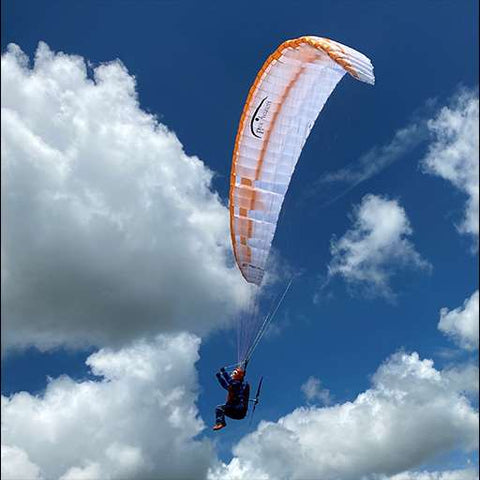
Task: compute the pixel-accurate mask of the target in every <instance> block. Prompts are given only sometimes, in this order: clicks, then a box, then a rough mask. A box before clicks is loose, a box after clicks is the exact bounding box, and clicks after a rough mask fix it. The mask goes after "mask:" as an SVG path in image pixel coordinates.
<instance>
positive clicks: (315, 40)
mask: <svg viewBox="0 0 480 480" xmlns="http://www.w3.org/2000/svg"><path fill="white" fill-rule="evenodd" d="M346 72H348V73H349V74H350V75H352V76H353V77H355V78H356V79H358V80H361V81H363V82H366V83H370V84H373V83H374V76H373V67H372V64H371V62H370V60H369V59H368V58H367V57H366V56H365V55H363V54H361V53H359V52H357V51H356V50H353V49H352V48H349V47H347V46H345V45H342V44H340V43H338V42H335V41H333V40H329V39H326V38H320V37H312V36H306V37H300V38H297V39H294V40H288V41H286V42H284V43H283V44H282V45H280V46H279V47H278V48H277V50H276V51H275V52H274V53H273V54H272V55H270V57H269V58H268V59H267V61H266V62H265V64H264V65H263V67H262V68H261V69H260V71H259V72H258V74H257V77H256V79H255V82H254V84H253V86H252V87H251V89H250V92H249V94H248V97H247V101H246V103H245V106H244V109H243V113H242V116H241V119H240V124H239V127H238V132H237V136H236V140H235V147H234V152H233V160H232V170H231V177H230V232H231V237H232V245H233V251H234V254H235V259H236V261H237V264H238V266H239V268H240V271H241V272H242V275H243V276H244V278H245V279H246V281H247V282H249V283H252V284H255V285H260V284H261V282H262V278H263V275H264V271H265V264H266V262H267V258H268V254H269V251H270V247H271V244H272V240H273V237H274V234H275V229H276V224H277V221H278V216H279V214H280V210H281V207H282V203H283V200H284V197H285V194H286V192H287V189H288V185H289V183H290V179H291V177H292V174H293V171H294V169H295V165H296V164H297V160H298V158H299V156H300V153H301V151H302V148H303V145H304V144H305V141H306V139H307V137H308V135H309V133H310V130H311V128H312V126H313V124H314V122H315V120H316V118H317V116H318V115H319V113H320V112H321V110H322V108H323V106H324V104H325V102H326V101H327V99H328V97H329V96H330V94H331V93H332V92H333V90H334V88H335V86H336V85H337V83H338V82H339V81H340V79H341V78H342V77H343V75H344V74H345V73H346Z"/></svg>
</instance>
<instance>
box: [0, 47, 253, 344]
mask: <svg viewBox="0 0 480 480" xmlns="http://www.w3.org/2000/svg"><path fill="white" fill-rule="evenodd" d="M90 74H91V75H90ZM90 77H92V78H90ZM1 81H2V137H1V146H2V307H3V311H2V317H3V318H2V320H3V322H2V326H3V328H4V333H5V335H3V340H4V342H6V343H7V344H8V345H20V346H24V345H28V344H32V343H33V344H35V345H37V346H38V347H39V348H50V347H53V346H55V345H58V344H68V345H73V346H77V345H79V344H91V343H93V344H97V345H107V344H110V345H115V344H117V345H120V344H121V343H122V342H128V341H130V340H131V339H132V338H135V337H137V336H141V335H148V336H152V335H155V334H156V333H159V332H162V331H163V332H165V331H175V330H176V331H181V330H184V329H187V330H190V331H193V332H196V333H200V334H202V333H205V332H206V331H207V330H209V329H210V328H212V327H216V326H219V325H222V324H226V323H227V322H228V319H229V316H231V315H232V314H233V313H234V312H236V311H238V309H239V307H240V305H241V304H242V303H243V302H244V301H245V298H246V295H247V291H246V287H245V282H243V280H242V278H241V276H240V275H239V273H238V271H237V269H236V268H235V267H234V266H233V261H232V257H231V247H230V238H229V233H228V232H229V225H228V210H227V208H226V207H225V206H224V205H222V203H221V200H220V199H219V197H218V195H217V194H216V193H214V192H212V191H211V190H210V188H211V186H210V185H211V179H212V172H210V171H209V170H208V168H207V167H206V166H205V165H204V164H203V163H202V162H201V161H200V160H199V159H198V158H196V157H189V156H187V155H186V154H185V153H184V151H183V148H182V145H181V143H180V142H179V140H178V139H177V137H176V136H175V134H174V133H172V132H171V131H169V130H168V129H167V128H166V127H165V126H163V125H160V124H159V123H158V122H157V121H156V119H155V118H154V117H153V116H151V115H149V114H146V113H145V112H143V111H142V110H141V108H140V107H139V105H138V99H137V94H136V85H135V79H134V78H133V77H132V76H130V75H129V74H128V72H127V71H126V69H125V67H124V66H123V65H122V64H121V63H120V62H119V61H116V62H112V63H108V64H102V65H100V66H98V67H96V68H95V69H94V70H93V71H91V72H89V71H88V69H87V67H86V64H85V62H84V60H83V59H82V58H81V57H77V56H72V55H66V54H63V53H57V54H55V53H54V52H52V51H51V50H50V49H49V48H48V47H47V45H45V44H44V43H40V44H39V47H38V50H37V52H36V55H35V61H34V64H33V66H32V67H31V68H30V66H29V59H28V58H27V57H26V56H25V55H24V54H23V52H22V51H21V50H20V49H19V47H17V46H15V45H10V46H9V47H8V48H7V51H6V52H5V53H4V54H3V55H2V79H1ZM219 312H221V314H219Z"/></svg>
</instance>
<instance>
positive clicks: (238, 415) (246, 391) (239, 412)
mask: <svg viewBox="0 0 480 480" xmlns="http://www.w3.org/2000/svg"><path fill="white" fill-rule="evenodd" d="M247 363H248V362H243V363H242V364H241V367H242V369H243V371H244V372H245V374H246V370H247ZM216 377H217V379H218V381H219V383H220V385H221V386H222V387H223V388H225V390H227V391H228V396H227V401H226V403H225V405H221V406H218V407H217V413H220V416H221V413H223V414H224V415H226V416H227V417H229V418H232V419H234V420H242V419H244V418H245V417H246V415H247V412H248V405H249V403H250V402H252V403H253V410H252V414H251V417H250V424H251V422H252V419H253V414H254V412H255V408H256V406H257V405H258V403H259V397H260V390H261V387H262V382H263V377H261V378H260V382H259V384H258V387H257V392H256V394H255V398H254V399H250V384H249V383H248V382H246V383H245V385H243V380H241V381H240V380H233V379H232V378H231V377H230V375H229V373H228V372H227V371H226V370H225V368H223V367H222V368H221V369H220V372H218V373H217V374H216ZM218 410H220V412H218Z"/></svg>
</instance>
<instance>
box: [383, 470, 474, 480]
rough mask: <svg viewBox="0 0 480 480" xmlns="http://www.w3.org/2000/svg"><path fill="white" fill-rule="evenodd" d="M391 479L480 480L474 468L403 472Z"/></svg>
mask: <svg viewBox="0 0 480 480" xmlns="http://www.w3.org/2000/svg"><path fill="white" fill-rule="evenodd" d="M390 480H478V471H475V470H474V469H470V468H469V469H463V470H446V471H444V472H403V473H399V474H398V475H394V476H393V477H390Z"/></svg>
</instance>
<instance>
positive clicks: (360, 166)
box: [305, 120, 426, 205]
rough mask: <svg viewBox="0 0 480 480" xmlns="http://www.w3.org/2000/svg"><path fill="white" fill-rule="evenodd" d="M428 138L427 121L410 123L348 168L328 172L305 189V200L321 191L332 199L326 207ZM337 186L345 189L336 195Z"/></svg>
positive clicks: (327, 202)
mask: <svg viewBox="0 0 480 480" xmlns="http://www.w3.org/2000/svg"><path fill="white" fill-rule="evenodd" d="M425 138H426V128H425V121H423V120H422V121H419V122H417V123H411V124H409V125H407V126H406V127H404V128H401V129H399V130H397V131H396V132H395V134H394V135H393V138H392V139H391V140H390V142H389V143H387V144H385V145H381V146H375V147H373V148H372V149H370V150H369V151H368V152H366V153H364V154H363V155H362V156H361V157H360V158H359V159H358V160H356V161H355V162H352V163H351V164H349V165H348V166H347V167H345V168H341V169H340V170H336V171H334V172H328V173H326V174H325V175H323V176H322V177H320V178H319V179H318V180H317V181H316V182H314V184H313V186H312V187H311V188H310V189H307V190H306V194H305V197H311V196H312V195H318V193H319V191H321V192H323V194H324V195H327V196H328V198H329V199H328V200H327V201H326V202H325V203H324V204H323V205H328V204H330V203H333V202H335V201H336V200H338V199H339V198H341V197H342V196H343V195H345V194H346V193H347V192H349V191H350V190H352V189H353V188H355V187H356V186H357V185H359V184H360V183H362V182H365V181H366V180H368V179H369V178H371V177H373V176H375V175H377V174H378V173H380V172H381V171H382V170H384V169H385V168H387V167H388V166H390V165H391V164H392V163H395V162H396V161H398V160H400V159H401V158H402V157H404V156H405V155H407V154H408V153H409V152H411V151H412V150H413V149H414V148H415V147H417V146H418V145H419V144H420V143H421V142H422V141H423V140H425ZM338 184H343V185H346V186H345V187H344V188H343V189H342V190H341V191H340V193H335V191H334V188H337V187H336V185H338Z"/></svg>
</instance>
